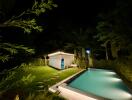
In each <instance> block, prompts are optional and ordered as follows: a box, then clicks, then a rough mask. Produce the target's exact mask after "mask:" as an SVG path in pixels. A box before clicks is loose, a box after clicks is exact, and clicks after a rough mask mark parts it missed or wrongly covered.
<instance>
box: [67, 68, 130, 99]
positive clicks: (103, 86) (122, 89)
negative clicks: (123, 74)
mask: <svg viewBox="0 0 132 100" xmlns="http://www.w3.org/2000/svg"><path fill="white" fill-rule="evenodd" d="M68 86H70V87H72V88H76V89H79V90H81V91H83V92H86V93H92V94H93V95H96V96H100V97H103V98H106V99H111V100H132V95H131V93H130V91H129V89H128V87H127V86H126V85H125V84H124V83H123V81H122V80H121V79H120V78H119V77H118V76H117V74H116V73H115V72H113V71H109V70H102V69H90V70H87V71H86V72H84V73H83V74H81V75H80V76H79V77H77V78H76V79H74V80H73V81H71V82H70V83H69V84H68Z"/></svg>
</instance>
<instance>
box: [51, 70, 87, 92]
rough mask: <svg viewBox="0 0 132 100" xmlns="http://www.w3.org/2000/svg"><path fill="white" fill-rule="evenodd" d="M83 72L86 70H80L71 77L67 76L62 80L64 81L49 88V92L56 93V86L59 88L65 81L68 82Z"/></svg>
mask: <svg viewBox="0 0 132 100" xmlns="http://www.w3.org/2000/svg"><path fill="white" fill-rule="evenodd" d="M85 70H86V69H83V70H81V71H79V72H77V73H75V74H73V75H72V76H69V77H68V78H66V79H64V80H62V81H60V82H58V83H56V84H55V85H52V86H51V87H49V91H51V92H53V93H55V92H57V91H58V86H60V85H61V84H63V83H65V82H66V81H68V80H70V79H72V78H74V77H75V76H76V75H78V74H81V73H82V72H84V71H85Z"/></svg>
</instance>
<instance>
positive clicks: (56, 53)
mask: <svg viewBox="0 0 132 100" xmlns="http://www.w3.org/2000/svg"><path fill="white" fill-rule="evenodd" d="M55 55H74V54H71V53H65V52H61V51H58V52H54V53H50V54H48V56H55Z"/></svg>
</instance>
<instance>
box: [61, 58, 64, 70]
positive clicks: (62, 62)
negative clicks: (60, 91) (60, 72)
mask: <svg viewBox="0 0 132 100" xmlns="http://www.w3.org/2000/svg"><path fill="white" fill-rule="evenodd" d="M61 69H64V58H62V59H61Z"/></svg>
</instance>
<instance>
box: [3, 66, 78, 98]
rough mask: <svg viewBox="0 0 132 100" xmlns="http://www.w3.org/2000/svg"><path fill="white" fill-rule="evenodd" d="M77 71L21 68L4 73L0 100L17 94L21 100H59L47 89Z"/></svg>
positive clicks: (32, 67) (41, 67)
mask: <svg viewBox="0 0 132 100" xmlns="http://www.w3.org/2000/svg"><path fill="white" fill-rule="evenodd" d="M78 71H79V69H78V68H69V69H65V70H56V69H54V68H51V67H48V66H31V67H29V66H23V67H19V68H16V69H13V70H10V71H7V72H4V73H2V76H3V78H2V79H1V81H0V100H1V99H2V100H8V99H9V97H10V98H11V97H13V96H14V95H17V94H18V95H19V98H21V99H22V100H32V98H34V100H35V98H36V100H40V98H41V99H42V100H43V99H44V98H45V99H44V100H50V99H51V100H52V99H53V98H54V99H55V100H58V99H59V100H61V99H60V98H59V97H57V96H56V95H55V96H53V94H51V93H49V92H48V90H47V89H48V87H49V86H51V85H53V84H55V83H57V82H59V81H61V80H63V79H65V78H67V77H69V76H71V75H73V74H75V73H76V72H78ZM29 94H30V95H29ZM47 94H48V96H47ZM3 97H4V98H3ZM6 98H7V99H6ZM38 98H39V99H38ZM46 98H47V99H46ZM10 100H11V99H10Z"/></svg>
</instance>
